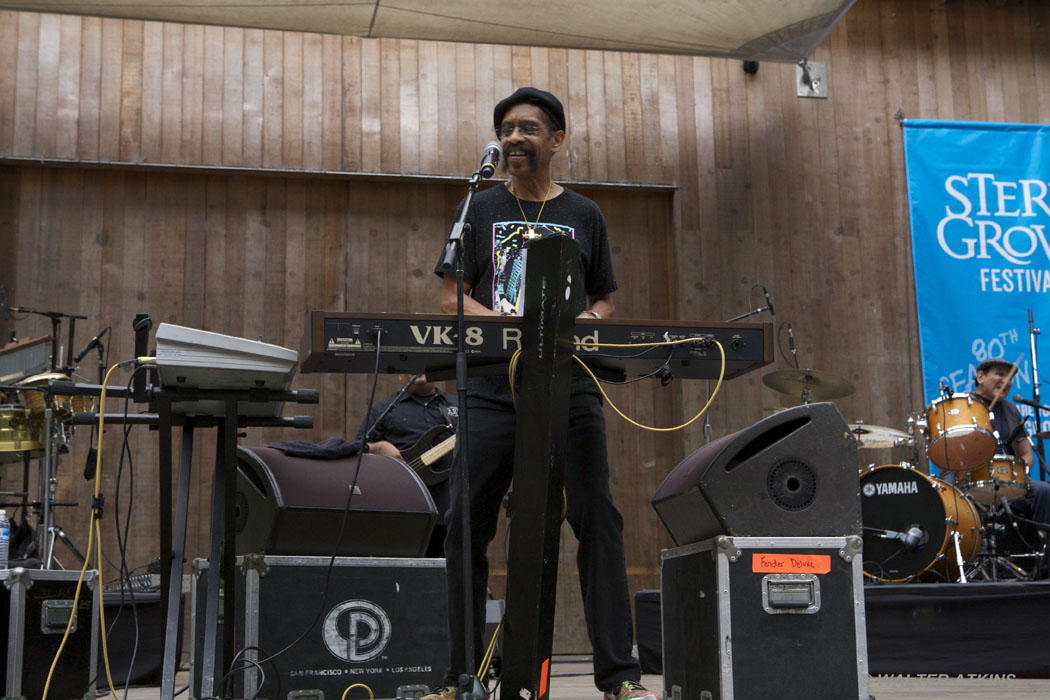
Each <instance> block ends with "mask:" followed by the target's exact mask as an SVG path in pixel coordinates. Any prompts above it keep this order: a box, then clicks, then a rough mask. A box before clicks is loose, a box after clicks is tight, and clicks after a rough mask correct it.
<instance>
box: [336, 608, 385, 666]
mask: <svg viewBox="0 0 1050 700" xmlns="http://www.w3.org/2000/svg"><path fill="white" fill-rule="evenodd" d="M390 633H391V629H390V617H389V616H388V615H387V614H386V612H385V611H384V610H383V609H382V608H381V607H379V606H378V605H376V604H375V603H371V602H369V601H367V600H346V601H343V602H342V603H340V604H339V605H336V606H335V607H334V608H332V610H331V611H330V612H329V613H328V615H327V616H326V617H325V619H324V625H323V626H322V632H321V637H322V639H324V645H325V646H326V647H328V651H330V652H332V655H333V656H335V657H336V658H339V659H342V660H343V661H349V662H351V663H361V662H364V661H371V660H372V659H374V658H376V657H377V656H379V655H380V654H382V653H383V651H384V650H385V649H386V646H387V644H388V643H389V642H390Z"/></svg>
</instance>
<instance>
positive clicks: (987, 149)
mask: <svg viewBox="0 0 1050 700" xmlns="http://www.w3.org/2000/svg"><path fill="white" fill-rule="evenodd" d="M904 157H905V164H906V167H907V177H908V198H909V210H910V216H911V235H912V254H913V258H914V265H915V296H916V305H917V307H918V318H919V342H920V349H921V357H922V375H923V391H924V395H925V400H926V402H927V404H929V402H931V401H933V400H934V399H935V398H937V397H938V396H939V395H940V393H941V387H948V388H950V389H951V390H952V391H956V392H959V391H970V390H972V389H973V380H974V376H975V375H976V368H977V365H979V364H980V363H981V362H982V361H983V360H986V359H989V358H996V357H1001V358H1003V359H1005V360H1008V361H1010V362H1014V361H1019V369H1018V372H1017V377H1016V378H1015V379H1014V385H1013V388H1012V389H1011V391H1010V395H1011V396H1013V395H1014V394H1020V395H1021V396H1023V397H1024V398H1027V399H1031V398H1032V384H1033V380H1034V377H1033V376H1032V357H1031V342H1030V335H1029V309H1030V310H1031V313H1032V316H1033V319H1034V327H1035V328H1036V329H1039V328H1040V324H1042V326H1043V330H1044V331H1047V332H1048V333H1047V336H1050V126H1043V125H1034V124H988V123H976V122H944V121H929V120H906V121H905V122H904ZM1040 340H1042V341H1043V342H1042V343H1041V345H1040V346H1039V357H1038V366H1039V368H1040V369H1041V374H1042V375H1043V376H1048V375H1047V373H1048V372H1050V347H1048V344H1050V337H1044V338H1040ZM1040 391H1041V392H1042V394H1043V397H1044V403H1046V400H1045V399H1046V398H1047V395H1048V394H1050V387H1048V386H1046V385H1045V383H1044V382H1043V381H1040ZM1019 408H1020V409H1021V412H1022V414H1023V415H1024V416H1026V421H1027V422H1026V426H1027V428H1028V431H1029V433H1034V432H1036V431H1038V430H1050V419H1046V418H1044V420H1043V425H1041V426H1038V427H1037V426H1036V425H1035V418H1034V414H1035V412H1034V411H1033V410H1032V409H1031V408H1029V407H1027V406H1019ZM1037 473H1038V470H1033V476H1034V475H1036V474H1037Z"/></svg>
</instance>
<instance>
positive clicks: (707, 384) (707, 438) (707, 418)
mask: <svg viewBox="0 0 1050 700" xmlns="http://www.w3.org/2000/svg"><path fill="white" fill-rule="evenodd" d="M752 289H754V287H752ZM765 289H766V288H765V287H762V290H763V291H765ZM747 305H748V306H751V293H750V292H748V304H747ZM763 311H768V312H769V315H770V316H773V317H775V316H776V312H775V311H774V310H773V302H772V301H770V300H769V292H766V305H765V306H760V307H758V308H757V309H751V310H750V311H747V312H745V313H742V314H740V315H739V316H734V317H733V318H727V319H726V323H734V322H736V321H742V320H744V319H745V318H748V317H750V316H754V315H755V314H760V313H762V312H763ZM774 330H776V329H775V328H774ZM794 351H795V349H794V343H792V349H791V352H794ZM795 366H796V367H797V366H798V360H795ZM704 392H705V394H706V395H707V401H710V400H711V380H710V379H705V380H704ZM709 442H711V412H710V411H706V412H705V413H704V444H705V445H706V444H707V443H709Z"/></svg>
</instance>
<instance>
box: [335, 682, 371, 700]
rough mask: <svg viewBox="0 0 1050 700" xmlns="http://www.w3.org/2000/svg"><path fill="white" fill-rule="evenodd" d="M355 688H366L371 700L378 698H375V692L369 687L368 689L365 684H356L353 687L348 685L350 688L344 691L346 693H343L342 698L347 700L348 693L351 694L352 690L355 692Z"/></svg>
mask: <svg viewBox="0 0 1050 700" xmlns="http://www.w3.org/2000/svg"><path fill="white" fill-rule="evenodd" d="M354 688H364V689H365V690H367V691H368V697H369V698H370V699H371V700H375V698H376V696H375V693H373V692H372V689H371V688H369V687H368V686H367V685H365V684H364V683H354V684H353V685H348V686H347V687H346V690H344V691H343V697H342V700H346V694H347V693H349V692H350V691H351V690H353V689H354Z"/></svg>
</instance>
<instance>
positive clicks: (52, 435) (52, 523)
mask: <svg viewBox="0 0 1050 700" xmlns="http://www.w3.org/2000/svg"><path fill="white" fill-rule="evenodd" d="M46 400H47V405H46V407H45V408H44V457H43V462H42V464H41V466H40V482H39V486H40V511H39V516H38V518H37V532H36V536H37V552H39V553H40V560H41V568H43V569H62V565H61V564H60V563H59V561H58V559H57V558H56V557H55V541H56V540H60V541H61V542H62V543H63V544H65V545H66V547H67V548H68V549H69V551H70V552H72V554H73V556H75V557H76V558H77V560H78V561H79V562H80V563H81V564H83V563H84V561H85V559H84V555H83V554H82V553H81V552H80V550H79V549H77V548H76V546H75V545H74V544H73V542H72V541H71V540H70V539H69V537H67V536H66V533H65V532H64V531H63V530H62V527H61V526H60V525H58V523H57V522H56V520H55V508H56V507H57V506H76V505H79V503H77V502H70V503H59V502H58V498H57V496H58V493H57V491H58V455H59V453H60V452H62V451H63V448H65V449H66V450H68V447H67V438H66V430H65V426H64V425H62V424H61V422H60V421H57V420H55V411H54V409H53V408H52V406H51V394H50V392H46Z"/></svg>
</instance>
